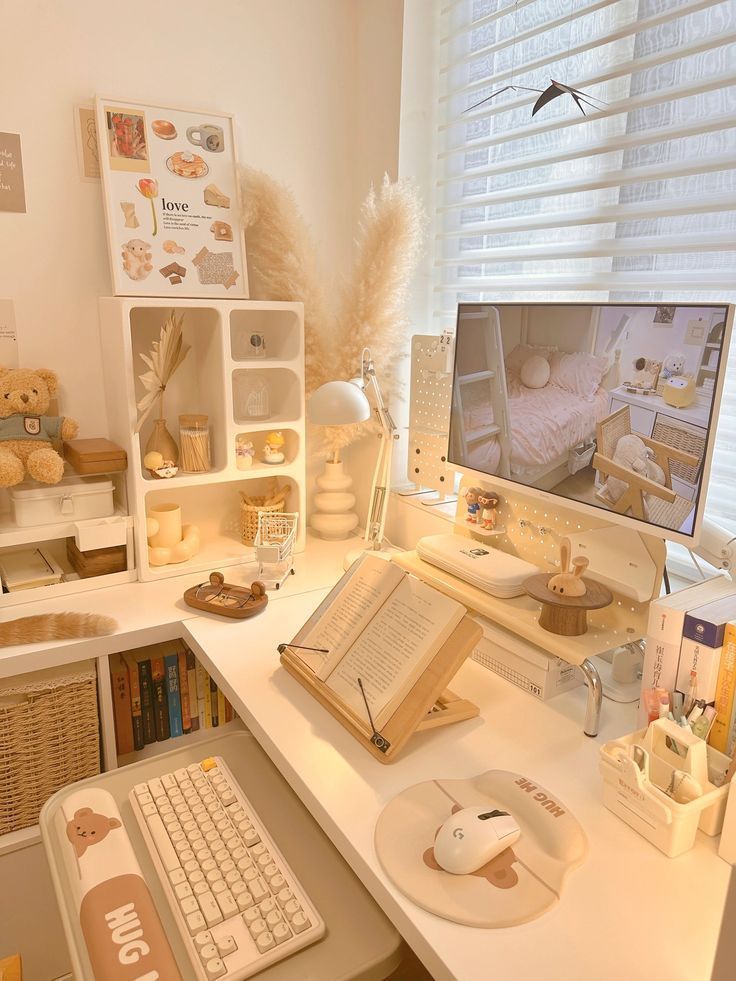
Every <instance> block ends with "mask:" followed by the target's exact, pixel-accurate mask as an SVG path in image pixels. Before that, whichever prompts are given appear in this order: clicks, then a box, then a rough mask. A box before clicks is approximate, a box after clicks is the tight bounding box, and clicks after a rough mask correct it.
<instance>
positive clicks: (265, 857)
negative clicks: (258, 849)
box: [256, 852, 273, 872]
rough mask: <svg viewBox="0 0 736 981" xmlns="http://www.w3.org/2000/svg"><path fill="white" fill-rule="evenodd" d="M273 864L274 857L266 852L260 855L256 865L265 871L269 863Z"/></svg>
mask: <svg viewBox="0 0 736 981" xmlns="http://www.w3.org/2000/svg"><path fill="white" fill-rule="evenodd" d="M272 864H273V859H272V858H271V856H270V855H269V854H268V852H264V853H263V854H262V855H259V856H258V858H257V860H256V865H257V866H258V868H259V869H260V870H261V872H263V870H264V869H265V868H267V867H268V866H269V865H272Z"/></svg>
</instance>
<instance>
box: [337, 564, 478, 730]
mask: <svg viewBox="0 0 736 981" xmlns="http://www.w3.org/2000/svg"><path fill="white" fill-rule="evenodd" d="M464 614H465V608H464V607H463V606H461V605H460V604H459V603H457V602H455V600H453V599H450V598H449V597H447V596H443V595H442V593H439V592H438V591H437V590H436V589H433V588H432V587H431V586H428V585H427V584H426V583H423V582H421V581H420V580H419V579H416V578H415V577H414V576H411V575H407V576H405V578H404V579H403V581H402V582H401V583H400V584H399V585H398V586H397V588H396V589H395V590H394V592H393V593H392V595H391V596H390V597H389V599H388V600H387V601H386V602H385V603H384V605H383V607H382V608H381V609H380V610H379V611H378V613H377V614H376V616H375V617H374V619H373V620H372V622H371V623H370V624H369V625H368V627H366V629H365V630H364V631H363V633H362V634H361V635H360V636H359V637H358V639H357V640H356V642H355V643H354V644H353V646H352V647H351V649H350V650H349V651H348V652H347V654H346V655H345V656H344V657H343V658H342V660H341V661H340V662H339V664H337V665H336V666H335V668H334V670H333V671H332V672H331V673H330V675H329V677H328V678H327V682H326V683H327V686H328V687H329V688H331V689H332V691H334V692H335V694H336V695H337V696H338V697H339V698H341V699H342V700H343V701H344V702H345V703H346V704H347V705H348V706H349V708H350V709H351V710H352V711H353V712H354V713H355V715H357V716H358V718H360V719H365V721H366V724H367V725H368V726H369V725H370V723H369V722H368V714H367V712H366V707H365V701H364V699H363V695H362V693H361V691H360V687H359V685H358V678H360V679H361V680H362V682H363V688H364V689H365V693H366V697H367V699H368V704H369V705H370V709H371V713H372V715H373V721H374V723H375V726H376V730H377V731H379V732H380V730H381V727H382V726H383V725H385V723H386V722H387V720H388V719H389V718H390V717H391V716H392V715H393V713H394V711H395V710H396V707H397V705H398V704H400V703H401V702H402V701H403V699H404V698H405V697H406V695H407V693H408V692H409V690H410V689H411V687H412V685H413V684H414V682H415V681H416V679H417V678H418V677H419V676H420V675H421V673H422V672H423V671H424V669H425V668H426V666H427V664H428V663H429V662H430V661H431V660H432V658H433V657H434V655H435V654H436V653H437V651H438V650H439V649H440V647H441V646H442V645H443V644H444V643H445V641H446V640H447V638H448V637H449V636H450V634H451V633H452V631H453V630H454V629H455V627H456V626H457V625H458V624H459V623H460V620H461V619H462V618H463V615H464Z"/></svg>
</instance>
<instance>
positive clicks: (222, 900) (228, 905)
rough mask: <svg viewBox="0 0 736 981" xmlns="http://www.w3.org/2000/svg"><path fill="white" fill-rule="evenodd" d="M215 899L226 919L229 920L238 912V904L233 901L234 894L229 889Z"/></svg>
mask: <svg viewBox="0 0 736 981" xmlns="http://www.w3.org/2000/svg"><path fill="white" fill-rule="evenodd" d="M215 899H216V900H217V903H218V905H219V907H220V909H221V910H222V915H223V916H224V917H225V919H228V917H230V916H235V914H236V913H237V912H238V904H237V903H236V902H235V900H234V899H233V894H232V893H231V892H230V890H229V889H228V890H227V892H221V893H219V894H218V895H217V896H215Z"/></svg>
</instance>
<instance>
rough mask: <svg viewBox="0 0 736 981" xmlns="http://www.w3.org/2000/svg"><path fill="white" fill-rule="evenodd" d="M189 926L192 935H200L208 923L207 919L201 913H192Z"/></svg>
mask: <svg viewBox="0 0 736 981" xmlns="http://www.w3.org/2000/svg"><path fill="white" fill-rule="evenodd" d="M187 926H188V928H189V932H190V933H191V935H192V936H194V935H195V934H197V933H199V932H200V930H204V928H205V927H206V926H207V923H206V922H205V918H204V917H203V916H202V914H201V913H190V914H189V916H188V917H187Z"/></svg>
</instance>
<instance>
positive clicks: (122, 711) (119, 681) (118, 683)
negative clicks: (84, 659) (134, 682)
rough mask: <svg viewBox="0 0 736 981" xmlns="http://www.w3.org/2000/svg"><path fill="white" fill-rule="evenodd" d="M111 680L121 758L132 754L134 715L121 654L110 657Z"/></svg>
mask: <svg viewBox="0 0 736 981" xmlns="http://www.w3.org/2000/svg"><path fill="white" fill-rule="evenodd" d="M110 680H111V683H112V709H113V717H114V720H115V742H116V745H117V751H118V754H119V755H120V756H125V755H126V754H128V753H132V752H133V749H134V744H133V714H132V710H131V702H130V680H129V678H128V666H127V664H126V663H125V661H124V660H123V658H122V657H121V656H120V655H119V654H111V655H110Z"/></svg>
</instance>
